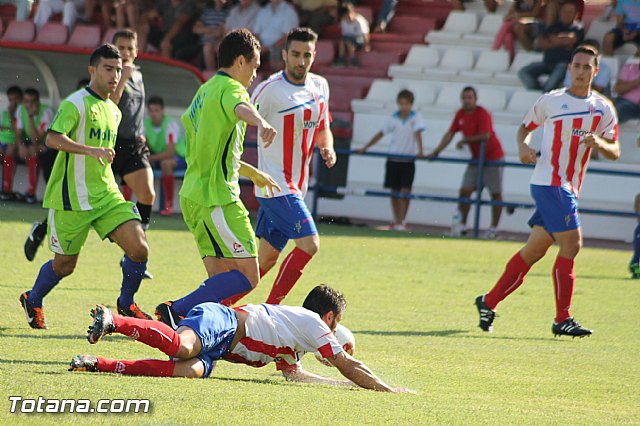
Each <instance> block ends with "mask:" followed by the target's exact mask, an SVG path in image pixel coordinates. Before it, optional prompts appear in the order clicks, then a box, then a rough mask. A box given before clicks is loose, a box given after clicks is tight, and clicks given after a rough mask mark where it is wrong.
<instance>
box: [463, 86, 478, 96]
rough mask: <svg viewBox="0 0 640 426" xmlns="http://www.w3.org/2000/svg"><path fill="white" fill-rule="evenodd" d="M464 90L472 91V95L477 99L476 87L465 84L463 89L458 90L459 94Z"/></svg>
mask: <svg viewBox="0 0 640 426" xmlns="http://www.w3.org/2000/svg"><path fill="white" fill-rule="evenodd" d="M464 92H472V93H473V97H474V98H476V99H478V94H477V93H476V89H475V88H473V87H471V86H467V87H465V88H464V89H462V92H460V95H462V94H463V93H464Z"/></svg>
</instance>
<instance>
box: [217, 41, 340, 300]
mask: <svg viewBox="0 0 640 426" xmlns="http://www.w3.org/2000/svg"><path fill="white" fill-rule="evenodd" d="M317 40H318V35H317V34H316V33H315V32H313V31H312V30H311V29H309V28H294V29H293V30H291V31H290V32H289V34H288V35H287V41H286V44H285V48H284V50H283V51H282V59H283V60H284V63H285V69H284V70H283V71H282V72H280V73H277V74H274V75H273V76H271V77H270V78H269V79H267V80H266V81H264V82H262V83H261V84H260V85H258V87H257V88H256V89H255V91H254V94H253V99H252V101H253V103H254V105H255V106H256V108H258V110H259V111H260V114H262V116H263V117H265V119H266V120H267V121H268V122H269V123H272V124H273V125H274V126H275V127H276V128H277V129H278V135H277V137H276V138H275V141H274V143H273V145H272V146H269V147H267V146H265V145H264V144H258V168H259V169H260V170H262V171H264V172H266V173H269V174H270V175H271V176H273V177H274V179H275V180H276V182H277V183H278V184H279V186H280V188H281V191H279V192H278V193H277V194H276V196H275V197H271V196H270V194H268V193H265V192H264V191H261V190H260V189H259V188H256V197H257V198H258V200H259V202H260V209H259V212H258V222H257V224H256V235H257V236H258V238H259V239H260V242H259V249H258V261H259V263H260V276H261V277H262V276H264V274H266V273H267V272H269V270H271V268H273V266H274V265H275V264H276V261H277V260H278V257H279V255H280V253H281V252H282V250H283V249H284V248H285V246H286V245H287V242H288V241H289V240H290V239H292V240H293V241H294V242H295V245H296V246H295V248H294V249H293V250H292V251H291V252H290V253H289V254H288V255H287V257H286V258H285V259H284V260H283V261H282V265H281V266H280V271H279V272H278V276H277V277H276V279H275V282H274V284H273V288H272V289H271V292H270V294H269V297H268V298H267V303H271V304H278V303H280V302H281V301H282V300H283V299H284V298H285V297H286V296H287V294H289V292H290V291H291V289H292V288H293V286H294V285H295V283H296V282H297V281H298V280H299V279H300V277H301V276H302V271H303V270H304V268H305V266H306V265H307V263H308V262H309V261H310V260H311V258H312V257H313V256H314V255H315V254H316V253H317V252H318V250H319V248H320V238H319V236H318V230H317V229H316V225H315V223H314V221H313V217H312V216H311V213H310V212H309V209H308V208H307V205H306V204H305V202H304V197H305V194H306V192H307V187H308V185H309V164H310V162H311V157H312V154H313V149H314V147H315V145H316V144H317V145H318V148H320V155H321V156H322V159H323V160H324V162H325V165H326V166H327V167H329V168H331V167H333V166H334V164H335V163H336V153H335V151H334V149H333V134H332V133H331V129H330V127H329V124H330V120H331V116H330V114H329V84H328V83H327V80H326V79H324V78H323V77H321V76H319V75H316V74H313V73H311V72H309V69H310V68H311V65H312V64H313V61H314V59H315V56H316V42H317ZM240 297H242V295H240V296H239V297H236V298H233V299H229V300H226V301H224V302H223V303H224V304H227V305H231V304H233V303H235V302H237V300H238V299H239V298H240Z"/></svg>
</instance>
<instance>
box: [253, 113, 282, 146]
mask: <svg viewBox="0 0 640 426" xmlns="http://www.w3.org/2000/svg"><path fill="white" fill-rule="evenodd" d="M277 134H278V131H277V130H276V129H274V128H273V127H271V124H269V123H267V122H266V121H264V120H263V121H261V122H260V123H259V124H258V135H259V136H260V139H262V141H263V142H264V147H265V148H268V147H269V145H271V144H272V143H273V140H274V139H275V138H276V135H277Z"/></svg>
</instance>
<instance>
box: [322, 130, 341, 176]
mask: <svg viewBox="0 0 640 426" xmlns="http://www.w3.org/2000/svg"><path fill="white" fill-rule="evenodd" d="M318 149H319V150H320V156H321V157H322V159H323V160H324V164H325V165H326V166H327V167H328V168H331V167H333V166H334V165H335V164H336V160H337V158H336V151H335V150H334V149H333V133H331V130H330V129H328V128H326V129H323V130H320V131H319V132H318Z"/></svg>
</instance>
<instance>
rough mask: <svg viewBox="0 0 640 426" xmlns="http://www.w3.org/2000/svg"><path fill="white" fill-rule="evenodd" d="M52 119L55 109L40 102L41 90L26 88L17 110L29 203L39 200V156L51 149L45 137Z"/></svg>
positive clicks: (26, 195) (18, 141)
mask: <svg viewBox="0 0 640 426" xmlns="http://www.w3.org/2000/svg"><path fill="white" fill-rule="evenodd" d="M52 120H53V110H52V109H51V108H49V106H48V105H45V104H42V103H40V92H38V91H37V90H36V89H32V88H29V89H26V90H25V91H24V98H23V102H22V105H20V106H19V107H18V109H17V111H16V143H17V144H18V155H19V156H20V158H22V160H24V162H25V163H26V164H27V170H28V173H29V189H28V190H27V192H26V193H25V194H24V201H26V202H27V203H28V204H34V203H35V202H36V201H37V200H36V186H37V184H38V157H39V156H40V155H41V154H43V153H45V152H46V151H47V150H48V149H49V148H47V147H46V145H45V144H44V137H45V136H46V134H47V130H48V129H49V124H51V121H52Z"/></svg>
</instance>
